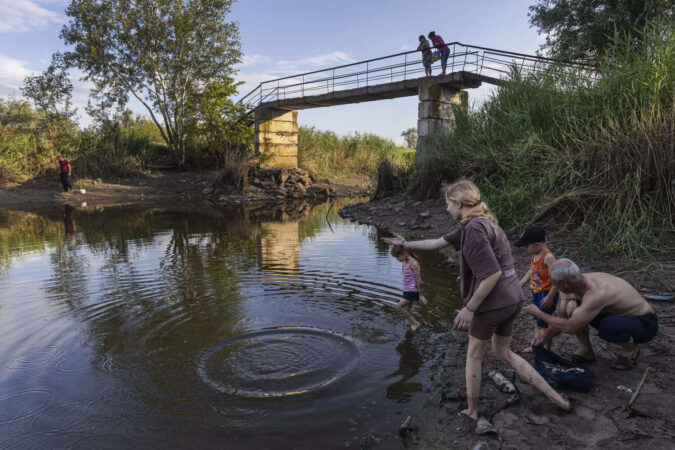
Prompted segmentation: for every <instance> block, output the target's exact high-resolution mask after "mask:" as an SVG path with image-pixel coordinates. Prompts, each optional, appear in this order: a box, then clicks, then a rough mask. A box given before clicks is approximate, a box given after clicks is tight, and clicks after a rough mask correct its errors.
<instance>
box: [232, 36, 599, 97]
mask: <svg viewBox="0 0 675 450" xmlns="http://www.w3.org/2000/svg"><path fill="white" fill-rule="evenodd" d="M446 45H447V46H448V47H450V56H449V58H448V62H447V70H446V73H452V72H460V71H462V72H472V73H477V74H480V75H485V76H487V77H491V78H496V79H500V80H504V79H507V78H508V76H509V75H510V74H511V73H512V70H513V69H514V68H517V69H518V71H519V72H520V73H522V74H532V73H536V72H538V71H541V70H545V69H547V68H549V67H550V66H552V65H564V66H567V67H574V68H578V69H582V70H589V71H592V69H593V67H592V66H590V65H587V64H583V63H578V62H567V61H559V60H554V59H550V58H544V57H539V56H534V55H527V54H524V53H515V52H509V51H504V50H496V49H491V48H485V47H478V46H473V45H465V44H462V43H460V42H451V43H448V44H446ZM433 68H434V71H435V72H436V74H438V73H439V71H440V70H441V69H440V63H439V64H434V66H433ZM420 76H424V66H423V65H422V54H421V52H420V51H418V50H413V51H409V52H403V53H396V54H394V55H388V56H382V57H380V58H375V59H369V60H367V61H359V62H354V63H350V64H344V65H341V66H337V67H331V68H328V69H321V70H315V71H312V72H305V73H301V74H298V75H292V76H287V77H282V78H277V79H275V80H269V81H263V82H262V83H260V84H259V85H258V86H257V87H256V88H255V89H253V90H252V91H251V92H249V93H248V94H246V95H245V96H244V97H242V98H241V99H240V100H239V102H240V103H244V104H248V106H249V108H250V109H251V110H253V109H255V108H256V107H258V106H259V105H260V104H262V103H265V102H269V101H274V100H283V99H290V98H300V97H306V96H312V95H320V94H329V93H331V92H336V91H340V90H345V89H353V88H360V87H366V86H375V85H378V84H384V83H390V82H394V81H404V80H408V79H412V78H419V77H420Z"/></svg>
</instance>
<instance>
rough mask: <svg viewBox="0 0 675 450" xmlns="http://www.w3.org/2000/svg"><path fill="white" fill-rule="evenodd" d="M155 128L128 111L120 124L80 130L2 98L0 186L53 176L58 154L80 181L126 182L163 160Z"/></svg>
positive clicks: (62, 119)
mask: <svg viewBox="0 0 675 450" xmlns="http://www.w3.org/2000/svg"><path fill="white" fill-rule="evenodd" d="M166 153H167V149H166V146H165V145H164V144H163V141H162V138H161V136H160V135H159V131H158V129H157V127H156V126H155V124H154V123H152V122H150V121H149V120H147V119H145V118H142V117H136V118H134V117H133V116H132V114H131V112H130V111H126V112H125V113H124V114H122V115H121V117H120V119H119V120H116V121H112V122H109V123H106V124H102V125H99V126H90V127H87V128H85V129H81V128H80V127H79V126H78V125H77V123H75V122H74V121H73V120H71V119H70V118H68V117H66V116H65V115H51V114H48V113H46V112H43V111H40V110H36V109H35V108H33V107H31V105H30V104H29V102H28V101H26V100H16V99H2V98H0V183H2V184H4V183H7V182H10V181H18V180H22V179H25V178H27V177H36V176H40V175H43V174H45V173H47V172H48V171H50V170H51V171H56V167H57V164H56V157H57V156H58V155H60V154H62V155H64V156H66V157H67V158H69V159H71V160H72V161H73V163H74V164H75V161H76V162H77V163H76V167H77V169H76V171H75V174H76V175H77V176H79V177H91V178H99V177H107V176H128V175H132V174H137V173H140V172H141V171H142V170H143V168H144V166H145V165H146V164H147V163H148V161H149V160H150V159H152V158H159V157H161V155H163V154H166Z"/></svg>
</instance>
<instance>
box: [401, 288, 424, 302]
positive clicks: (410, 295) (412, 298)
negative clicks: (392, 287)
mask: <svg viewBox="0 0 675 450" xmlns="http://www.w3.org/2000/svg"><path fill="white" fill-rule="evenodd" d="M403 298H404V299H406V300H408V301H409V302H416V301H419V299H420V293H419V292H415V291H404V292H403Z"/></svg>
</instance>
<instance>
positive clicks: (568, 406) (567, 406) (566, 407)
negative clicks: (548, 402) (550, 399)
mask: <svg viewBox="0 0 675 450" xmlns="http://www.w3.org/2000/svg"><path fill="white" fill-rule="evenodd" d="M563 399H564V400H565V403H563V404H558V405H557V406H558V409H560V410H561V411H563V412H566V413H568V414H569V413H571V412H572V411H574V403H572V400H571V399H569V398H564V397H563Z"/></svg>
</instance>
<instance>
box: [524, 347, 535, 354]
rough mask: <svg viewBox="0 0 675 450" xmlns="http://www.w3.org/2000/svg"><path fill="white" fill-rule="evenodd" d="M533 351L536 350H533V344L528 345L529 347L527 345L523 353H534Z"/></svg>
mask: <svg viewBox="0 0 675 450" xmlns="http://www.w3.org/2000/svg"><path fill="white" fill-rule="evenodd" d="M533 351H534V350H532V346H531V345H528V346H527V347H525V348H524V349H523V351H522V353H532V352H533Z"/></svg>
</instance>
